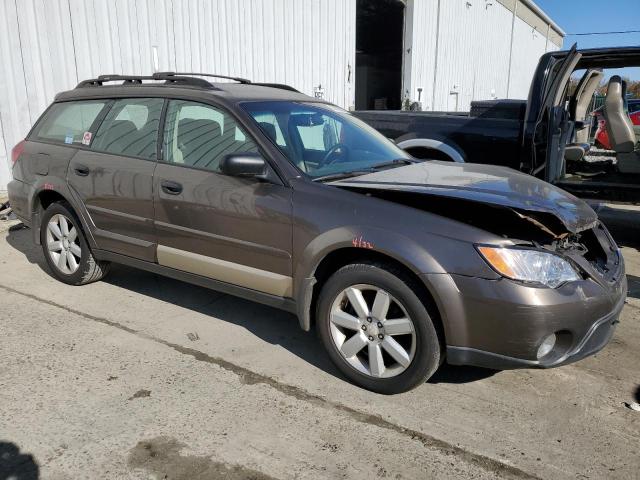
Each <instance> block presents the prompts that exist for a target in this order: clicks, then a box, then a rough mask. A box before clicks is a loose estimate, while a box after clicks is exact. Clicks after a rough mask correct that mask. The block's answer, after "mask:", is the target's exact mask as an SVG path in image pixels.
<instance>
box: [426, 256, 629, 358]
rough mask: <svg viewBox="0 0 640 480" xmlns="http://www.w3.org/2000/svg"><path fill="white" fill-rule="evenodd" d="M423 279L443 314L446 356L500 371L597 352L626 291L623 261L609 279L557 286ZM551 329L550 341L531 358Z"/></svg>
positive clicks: (459, 278) (454, 277)
mask: <svg viewBox="0 0 640 480" xmlns="http://www.w3.org/2000/svg"><path fill="white" fill-rule="evenodd" d="M428 277H429V278H425V281H426V282H429V284H430V285H431V287H432V288H433V289H434V293H435V295H434V296H435V297H436V299H437V300H436V301H437V303H438V306H439V308H440V312H441V314H442V317H443V318H442V320H443V326H444V329H445V336H446V343H447V361H448V362H449V363H450V364H453V365H474V366H479V367H487V368H494V369H499V370H503V369H512V368H531V367H539V368H550V367H556V366H560V365H565V364H568V363H571V362H575V361H577V360H580V359H582V358H584V357H587V356H589V355H592V354H594V353H596V352H598V351H600V350H601V349H602V348H604V346H605V345H607V343H608V342H609V340H610V339H611V337H612V335H613V332H614V330H615V326H616V324H617V323H618V317H619V315H620V311H621V310H622V308H623V306H624V301H625V298H626V294H627V279H626V276H625V274H624V265H623V264H620V266H619V269H618V272H616V276H615V279H614V280H613V281H611V282H608V283H607V282H596V281H594V280H592V279H585V280H583V281H579V282H572V283H570V284H566V285H564V286H561V287H559V288H557V289H549V288H535V287H529V286H525V285H522V284H519V283H517V282H513V281H511V280H507V279H500V280H488V279H480V278H475V277H464V276H459V275H446V274H445V275H442V274H441V275H428ZM550 334H555V335H556V338H557V342H556V345H555V346H554V348H553V349H552V350H551V352H549V353H548V354H547V355H545V356H543V357H541V358H538V357H537V352H538V348H539V347H540V344H541V343H542V341H543V339H544V338H546V337H547V336H548V335H550Z"/></svg>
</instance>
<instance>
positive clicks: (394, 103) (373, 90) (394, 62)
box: [356, 0, 405, 110]
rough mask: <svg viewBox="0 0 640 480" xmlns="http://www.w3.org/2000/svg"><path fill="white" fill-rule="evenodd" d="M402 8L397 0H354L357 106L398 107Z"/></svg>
mask: <svg viewBox="0 0 640 480" xmlns="http://www.w3.org/2000/svg"><path fill="white" fill-rule="evenodd" d="M404 8H405V7H404V4H403V2H401V1H400V0H377V1H375V2H372V1H370V0H358V3H357V10H356V109H357V110H373V109H375V110H387V109H388V110H398V109H400V107H401V104H402V40H403V36H404Z"/></svg>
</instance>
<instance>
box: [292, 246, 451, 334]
mask: <svg viewBox="0 0 640 480" xmlns="http://www.w3.org/2000/svg"><path fill="white" fill-rule="evenodd" d="M353 263H373V264H382V265H385V266H387V267H390V268H392V269H395V270H397V271H399V272H401V273H402V275H403V276H404V277H406V278H407V279H408V280H409V281H410V282H411V285H410V287H412V288H413V289H414V291H415V290H417V291H416V294H417V295H418V297H419V298H420V300H421V301H423V302H424V303H425V305H426V307H427V309H428V310H429V313H430V314H432V317H433V318H432V320H433V323H434V326H435V328H436V331H437V332H438V335H439V336H440V338H441V340H442V341H443V342H444V341H445V329H444V325H443V323H442V315H441V312H440V309H439V308H438V302H436V299H435V297H434V294H435V291H434V290H433V289H432V288H431V287H430V286H429V285H428V284H427V283H426V282H425V281H424V278H423V277H421V275H420V274H419V272H417V271H416V270H415V269H413V268H410V267H409V266H407V264H406V263H405V262H404V261H402V260H400V259H398V258H396V257H394V256H392V255H390V254H388V253H385V252H380V251H377V250H370V249H363V248H358V247H354V246H346V245H343V246H340V247H337V248H335V249H333V250H331V251H328V252H326V253H325V254H324V255H323V256H322V257H321V258H320V259H319V260H318V261H317V262H316V264H315V267H314V268H313V271H312V272H311V274H310V275H309V276H308V277H307V278H305V279H304V280H303V282H302V288H301V291H300V295H298V297H299V299H298V319H299V321H300V326H301V327H302V329H303V330H305V331H309V330H310V329H311V326H312V325H313V324H314V323H315V320H316V319H315V310H316V305H317V300H318V295H319V293H320V290H321V289H322V286H323V285H324V283H325V282H326V281H327V280H328V279H329V277H330V276H331V275H332V274H333V273H335V272H336V271H337V270H339V269H340V268H342V267H344V266H346V265H349V264H353Z"/></svg>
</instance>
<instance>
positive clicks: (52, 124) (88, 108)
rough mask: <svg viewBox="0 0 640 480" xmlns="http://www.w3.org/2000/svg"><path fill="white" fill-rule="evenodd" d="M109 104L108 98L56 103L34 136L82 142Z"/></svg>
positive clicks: (68, 142)
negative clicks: (85, 134)
mask: <svg viewBox="0 0 640 480" xmlns="http://www.w3.org/2000/svg"><path fill="white" fill-rule="evenodd" d="M106 104H107V101H106V100H97V101H96V100H91V101H83V102H61V103H54V104H53V105H52V106H51V108H50V109H49V110H47V113H46V114H45V117H44V118H43V119H42V121H40V123H39V124H38V126H37V127H36V129H35V130H34V132H33V134H32V137H33V138H35V139H36V140H47V141H54V142H60V143H66V144H68V145H72V144H81V143H82V138H83V136H84V133H85V132H87V131H89V129H90V128H91V125H92V124H93V122H94V121H95V119H96V118H97V116H98V114H99V113H100V112H101V111H102V109H103V108H104V106H105V105H106Z"/></svg>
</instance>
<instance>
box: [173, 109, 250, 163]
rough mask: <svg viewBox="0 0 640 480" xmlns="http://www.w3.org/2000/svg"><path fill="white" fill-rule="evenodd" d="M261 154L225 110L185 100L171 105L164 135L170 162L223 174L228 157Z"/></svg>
mask: <svg viewBox="0 0 640 480" xmlns="http://www.w3.org/2000/svg"><path fill="white" fill-rule="evenodd" d="M257 151H258V147H257V146H256V144H255V143H254V142H253V141H252V140H251V139H249V138H248V136H247V135H246V134H245V132H244V131H243V130H242V128H240V126H239V125H238V124H237V123H236V121H235V119H234V118H233V117H232V116H231V115H229V114H228V113H226V112H225V111H224V110H221V109H217V108H214V107H212V106H209V105H204V104H201V103H194V102H187V101H182V100H172V101H170V102H169V108H168V110H167V119H166V123H165V132H164V159H165V160H166V161H167V162H170V163H177V164H181V165H189V166H192V167H199V168H206V169H207V170H213V171H219V169H220V161H221V160H222V159H223V158H224V156H225V155H228V154H231V153H245V152H257Z"/></svg>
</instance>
